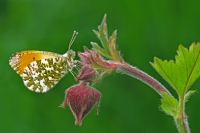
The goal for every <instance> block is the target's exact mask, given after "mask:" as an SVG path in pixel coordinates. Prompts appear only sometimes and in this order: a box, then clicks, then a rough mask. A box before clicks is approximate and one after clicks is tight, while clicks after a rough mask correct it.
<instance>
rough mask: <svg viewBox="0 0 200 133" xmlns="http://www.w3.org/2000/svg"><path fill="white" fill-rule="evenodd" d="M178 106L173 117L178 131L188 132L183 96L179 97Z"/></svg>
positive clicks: (181, 132)
mask: <svg viewBox="0 0 200 133" xmlns="http://www.w3.org/2000/svg"><path fill="white" fill-rule="evenodd" d="M179 103H180V105H179V106H180V107H179V110H178V113H177V116H176V117H175V118H174V120H175V123H176V126H177V128H178V130H179V133H190V129H189V126H188V120H187V116H186V114H185V105H184V96H183V97H180V98H179Z"/></svg>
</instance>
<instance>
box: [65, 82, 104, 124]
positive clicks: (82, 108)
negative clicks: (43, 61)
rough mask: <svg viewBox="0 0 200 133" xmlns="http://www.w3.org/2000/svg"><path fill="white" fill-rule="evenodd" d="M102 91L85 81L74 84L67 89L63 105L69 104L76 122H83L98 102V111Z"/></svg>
mask: <svg viewBox="0 0 200 133" xmlns="http://www.w3.org/2000/svg"><path fill="white" fill-rule="evenodd" d="M100 97H101V93H100V92H99V91H97V90H96V89H94V88H92V87H89V86H86V85H85V82H81V83H80V84H78V85H74V86H72V87H70V88H69V89H67V90H66V96H65V100H64V101H63V103H62V104H61V107H65V106H66V104H69V106H70V109H71V111H72V113H73V115H74V117H75V119H76V122H75V124H76V125H80V126H81V124H82V119H83V118H84V117H85V116H86V114H88V113H89V111H90V110H91V109H92V107H93V106H94V105H95V104H96V107H97V113H98V104H99V101H100Z"/></svg>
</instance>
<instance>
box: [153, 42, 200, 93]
mask: <svg viewBox="0 0 200 133" xmlns="http://www.w3.org/2000/svg"><path fill="white" fill-rule="evenodd" d="M177 53H178V54H177V55H176V56H175V62H174V61H173V60H170V61H167V60H164V61H162V60H161V59H159V58H157V57H155V58H154V63H151V64H152V66H153V67H154V68H155V69H156V71H157V72H158V73H159V74H160V75H161V76H162V77H163V78H164V79H165V80H166V81H167V82H168V83H169V84H170V85H171V86H172V87H173V88H174V89H175V90H176V91H177V93H178V94H180V95H184V94H185V93H186V92H187V90H188V89H189V88H190V86H191V85H192V84H193V83H194V81H196V80H197V79H198V78H199V76H200V43H197V44H195V43H193V44H192V45H191V46H190V48H189V50H188V49H187V48H185V47H183V46H182V45H180V46H179V48H178V50H177Z"/></svg>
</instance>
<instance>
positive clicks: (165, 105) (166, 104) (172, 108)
mask: <svg viewBox="0 0 200 133" xmlns="http://www.w3.org/2000/svg"><path fill="white" fill-rule="evenodd" d="M162 94H163V98H162V99H161V102H162V105H161V107H162V110H163V111H164V112H165V113H166V114H168V115H171V116H173V117H174V116H176V113H177V110H178V107H179V106H178V101H177V100H176V99H175V98H174V97H172V96H171V95H169V94H167V93H166V92H162Z"/></svg>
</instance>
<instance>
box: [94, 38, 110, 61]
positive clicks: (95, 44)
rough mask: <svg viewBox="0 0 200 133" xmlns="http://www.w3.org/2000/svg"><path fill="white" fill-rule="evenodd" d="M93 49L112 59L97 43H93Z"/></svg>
mask: <svg viewBox="0 0 200 133" xmlns="http://www.w3.org/2000/svg"><path fill="white" fill-rule="evenodd" d="M91 44H92V46H93V49H94V50H95V51H97V52H98V53H100V54H101V55H103V56H105V57H106V58H108V59H111V57H110V55H109V54H108V53H107V51H106V50H105V49H103V48H101V47H100V46H99V45H98V44H97V43H95V42H91Z"/></svg>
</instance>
